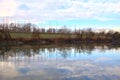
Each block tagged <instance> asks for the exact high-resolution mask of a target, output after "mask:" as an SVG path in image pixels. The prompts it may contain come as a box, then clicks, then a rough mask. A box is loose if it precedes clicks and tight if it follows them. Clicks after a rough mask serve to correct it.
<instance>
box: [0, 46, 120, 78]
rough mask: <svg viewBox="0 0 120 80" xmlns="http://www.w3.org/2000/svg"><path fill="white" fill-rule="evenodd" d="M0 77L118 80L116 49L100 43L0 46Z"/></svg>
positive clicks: (119, 57)
mask: <svg viewBox="0 0 120 80" xmlns="http://www.w3.org/2000/svg"><path fill="white" fill-rule="evenodd" d="M0 80H120V48H119V47H116V46H112V45H103V44H100V45H97V44H96V45H93V44H78V45H75V44H73V45H34V46H33V45H32V46H30V45H22V46H4V47H0Z"/></svg>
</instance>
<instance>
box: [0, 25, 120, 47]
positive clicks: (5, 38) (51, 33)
mask: <svg viewBox="0 0 120 80" xmlns="http://www.w3.org/2000/svg"><path fill="white" fill-rule="evenodd" d="M3 42H5V43H6V44H7V43H11V44H12V43H13V44H23V43H31V44H32V43H33V44H34V43H41V44H46V43H80V42H85V43H86V42H99V43H100V42H102V43H117V44H118V43H120V32H118V31H113V30H109V31H107V32H106V31H104V30H103V31H99V32H97V31H94V30H92V29H91V28H88V29H74V30H71V29H68V28H66V27H63V28H61V29H55V28H48V29H45V28H38V27H37V26H36V25H34V24H31V23H25V24H18V23H17V24H16V23H10V24H8V23H6V24H5V23H3V24H2V23H1V24H0V45H1V44H3Z"/></svg>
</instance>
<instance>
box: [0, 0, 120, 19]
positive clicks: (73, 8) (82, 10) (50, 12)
mask: <svg viewBox="0 0 120 80" xmlns="http://www.w3.org/2000/svg"><path fill="white" fill-rule="evenodd" d="M22 5H24V6H23V7H22V8H23V9H22V8H20V6H22ZM0 6H1V7H0V10H1V11H0V16H2V17H6V16H12V17H23V18H28V17H29V18H31V19H32V18H33V17H34V18H37V19H39V20H63V19H81V18H82V19H83V18H92V19H97V20H102V21H106V20H111V18H106V16H104V15H108V14H116V15H117V14H119V13H120V0H107V1H106V0H52V1H50V0H44V1H43V0H34V1H30V0H24V1H23V0H19V1H17V0H9V3H8V2H7V0H4V1H0ZM24 7H25V8H26V9H24ZM101 16H103V17H102V18H101ZM108 17H110V16H108Z"/></svg>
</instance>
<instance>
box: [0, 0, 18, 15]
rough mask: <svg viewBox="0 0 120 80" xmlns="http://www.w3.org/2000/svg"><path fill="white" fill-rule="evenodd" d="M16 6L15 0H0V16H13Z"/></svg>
mask: <svg viewBox="0 0 120 80" xmlns="http://www.w3.org/2000/svg"><path fill="white" fill-rule="evenodd" d="M17 7H18V3H17V1H15V0H9V1H8V0H1V1H0V17H6V16H14V15H15V11H16V9H17Z"/></svg>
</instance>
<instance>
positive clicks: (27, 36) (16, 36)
mask: <svg viewBox="0 0 120 80" xmlns="http://www.w3.org/2000/svg"><path fill="white" fill-rule="evenodd" d="M10 36H11V38H12V39H32V38H33V37H35V36H34V34H32V33H30V32H25V33H23V32H22V33H20V32H10ZM38 37H39V38H41V39H42V38H43V39H55V38H76V35H74V34H72V35H70V34H56V33H39V36H37V38H38Z"/></svg>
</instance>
